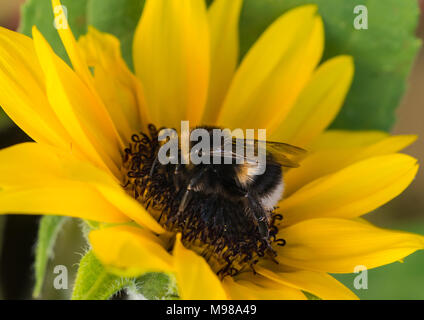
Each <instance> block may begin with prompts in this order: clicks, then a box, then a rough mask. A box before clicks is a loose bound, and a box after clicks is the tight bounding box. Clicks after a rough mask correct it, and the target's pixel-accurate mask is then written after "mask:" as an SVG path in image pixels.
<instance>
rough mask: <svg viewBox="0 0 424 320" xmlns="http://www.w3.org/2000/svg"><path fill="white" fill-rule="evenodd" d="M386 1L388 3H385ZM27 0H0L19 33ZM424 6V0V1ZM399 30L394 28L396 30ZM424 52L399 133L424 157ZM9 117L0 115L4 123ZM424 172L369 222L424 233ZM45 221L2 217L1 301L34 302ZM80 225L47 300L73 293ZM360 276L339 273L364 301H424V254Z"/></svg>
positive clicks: (0, 22)
mask: <svg viewBox="0 0 424 320" xmlns="http://www.w3.org/2000/svg"><path fill="white" fill-rule="evenodd" d="M381 1H383V0H381ZM23 2H24V0H0V26H4V27H7V28H10V29H12V30H16V28H17V26H18V24H19V7H20V5H21V3H23ZM421 4H423V6H422V7H423V8H424V1H421ZM420 20H421V21H420V24H419V27H418V29H417V35H418V37H420V38H421V39H424V16H423V15H421V18H420ZM395 27H396V26H395V25H394V26H393V28H395ZM423 86H424V50H423V49H422V48H421V50H420V52H419V54H418V56H417V59H416V61H415V64H414V67H413V69H412V72H411V74H410V77H409V81H408V90H407V92H406V94H405V96H404V98H403V101H402V103H401V105H400V106H399V108H398V110H397V116H398V119H397V123H396V125H395V127H394V129H393V130H392V133H394V134H409V133H414V134H418V135H419V137H421V138H420V139H419V140H418V142H416V143H415V144H414V145H413V146H411V147H409V148H408V149H406V150H405V152H406V153H408V154H411V155H413V156H415V157H416V158H418V159H419V161H420V162H421V161H422V159H424V144H423V139H424V138H423V137H424V125H423V119H424V108H423V101H424V90H422V87H423ZM2 119H4V117H2V116H1V115H0V121H4V120H2ZM27 140H28V137H27V136H26V135H25V134H24V133H22V132H21V131H20V130H19V129H18V128H17V127H15V126H13V125H11V126H9V127H7V128H6V129H3V130H1V131H0V148H3V147H6V146H8V145H12V144H15V143H18V142H22V141H27ZM422 190H424V172H423V170H420V171H419V173H418V176H417V178H416V179H415V181H414V182H413V184H412V185H411V186H410V187H409V188H408V189H407V190H406V191H405V192H404V193H403V194H402V195H401V196H399V197H398V198H396V199H394V200H393V201H391V202H390V203H389V204H387V205H385V206H383V207H381V208H379V209H378V210H376V211H375V212H373V213H371V214H368V215H367V216H366V218H367V219H369V220H370V221H372V222H374V223H376V224H377V225H379V226H382V227H387V228H392V229H398V230H406V231H411V232H416V233H420V234H424V197H423V192H422ZM38 221H39V218H38V217H35V216H7V217H0V299H30V298H31V290H32V287H33V284H34V277H33V267H32V264H33V259H34V243H35V241H36V235H37V228H38ZM78 224H79V221H77V220H71V219H69V220H68V222H67V223H66V225H65V227H64V229H63V230H62V231H61V233H60V235H59V239H58V243H56V247H55V257H54V259H53V260H52V261H51V262H50V263H49V267H48V270H47V279H46V282H45V285H44V289H43V294H42V297H41V298H42V299H63V298H67V297H69V295H70V289H71V287H72V281H73V277H74V276H75V272H76V270H77V262H78V261H79V259H80V258H81V255H82V254H83V253H84V252H85V249H86V248H85V247H84V246H85V244H84V240H83V239H82V238H81V234H80V232H79V228H78ZM59 264H62V265H66V266H67V267H68V270H69V272H70V273H71V274H70V281H69V289H68V290H54V289H53V286H52V283H53V280H52V279H53V277H54V274H53V267H54V266H55V265H59ZM355 276H356V274H348V275H336V277H337V278H338V279H340V280H341V281H343V282H344V283H345V284H346V285H347V286H348V287H350V288H351V289H352V290H353V291H354V292H355V293H356V294H357V295H358V296H359V297H360V298H362V299H424V252H422V251H421V252H417V253H415V254H413V255H411V256H409V257H407V258H406V259H405V263H394V264H391V265H387V266H384V267H381V268H377V269H373V270H369V271H368V289H367V290H356V289H355V288H354V287H353V280H354V278H355Z"/></svg>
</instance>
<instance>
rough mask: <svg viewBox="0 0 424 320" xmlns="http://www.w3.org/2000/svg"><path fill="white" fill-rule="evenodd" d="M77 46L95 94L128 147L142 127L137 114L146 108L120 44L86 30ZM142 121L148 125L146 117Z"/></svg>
mask: <svg viewBox="0 0 424 320" xmlns="http://www.w3.org/2000/svg"><path fill="white" fill-rule="evenodd" d="M78 46H79V47H80V49H81V52H82V53H83V55H84V58H85V60H86V62H87V65H88V66H90V67H92V68H93V73H94V79H93V80H94V86H95V88H96V90H97V92H98V93H99V94H100V97H101V98H102V100H103V101H104V103H105V106H106V108H107V110H108V112H109V114H110V115H111V118H112V120H113V122H114V123H115V126H116V128H117V130H118V132H119V134H120V135H121V138H122V140H124V141H125V142H126V143H128V142H129V139H130V137H131V135H132V134H134V133H135V132H137V131H139V130H140V128H141V127H142V126H141V119H142V117H141V116H140V112H141V110H142V108H145V106H144V105H142V103H143V98H142V97H143V92H142V89H141V84H140V83H139V81H138V79H137V78H136V77H135V76H134V75H133V74H132V73H131V71H130V70H129V69H128V67H127V66H126V64H125V62H124V60H123V59H122V56H121V48H120V43H119V40H118V39H117V38H116V37H114V36H113V35H110V34H107V33H102V32H99V31H97V30H96V29H94V28H93V27H88V33H87V35H85V36H82V37H80V39H79V40H78ZM140 98H141V101H140ZM143 110H144V109H143ZM143 120H144V121H145V123H146V124H147V123H148V121H149V120H148V119H146V115H143Z"/></svg>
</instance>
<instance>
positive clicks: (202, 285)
mask: <svg viewBox="0 0 424 320" xmlns="http://www.w3.org/2000/svg"><path fill="white" fill-rule="evenodd" d="M173 256H174V268H175V277H176V279H177V284H178V288H179V295H180V297H181V299H184V300H222V299H227V295H226V293H225V291H224V289H223V287H222V285H221V281H220V280H219V279H218V277H217V275H216V274H215V273H214V272H213V271H212V269H211V268H210V266H209V265H208V263H207V262H206V260H205V259H203V258H202V257H200V256H198V255H197V254H196V253H195V252H194V251H191V250H189V249H186V248H185V247H184V245H183V244H182V243H181V234H178V235H177V239H176V242H175V246H174V251H173Z"/></svg>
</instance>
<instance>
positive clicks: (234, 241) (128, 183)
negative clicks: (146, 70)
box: [123, 125, 285, 276]
mask: <svg viewBox="0 0 424 320" xmlns="http://www.w3.org/2000/svg"><path fill="white" fill-rule="evenodd" d="M148 130H149V133H148V134H145V133H140V134H134V135H133V136H132V139H131V140H132V142H131V143H130V144H129V146H128V148H126V149H125V153H124V159H123V167H124V168H125V170H126V175H125V181H124V182H123V183H124V188H125V189H126V190H127V192H128V193H129V194H131V196H133V197H134V198H135V199H137V200H138V201H139V202H140V203H141V204H143V205H144V206H145V208H146V209H149V211H150V212H151V214H152V215H154V216H155V217H156V218H157V220H158V221H159V223H160V224H161V225H162V226H164V228H165V229H167V230H169V231H172V232H181V234H182V241H183V243H184V244H185V245H186V246H188V247H191V248H193V249H194V250H196V251H197V252H198V253H199V254H201V255H202V256H203V257H205V259H207V260H208V261H209V263H210V264H211V266H212V268H213V269H214V270H215V271H216V272H217V273H218V274H220V275H221V276H225V275H234V274H236V273H238V272H240V271H242V270H245V269H246V268H251V269H253V268H254V265H255V264H256V263H257V262H258V261H259V259H260V258H269V259H271V260H274V261H275V259H274V257H275V256H276V252H275V250H273V249H272V245H280V246H281V245H284V244H285V241H284V240H283V239H277V238H276V235H277V233H278V228H277V226H276V221H278V220H281V219H282V216H281V215H279V214H274V213H272V214H271V215H270V217H269V219H268V221H267V226H268V228H269V233H268V236H267V237H265V238H264V236H263V233H261V232H260V230H259V227H258V223H257V222H256V223H255V219H253V217H252V216H251V215H250V216H249V214H248V213H247V212H246V210H245V207H243V205H242V203H241V201H242V198H240V201H235V200H234V199H228V198H226V197H224V196H222V195H221V194H219V193H216V194H211V193H204V192H196V191H195V190H194V192H191V194H190V198H189V199H187V190H189V189H190V188H189V183H187V179H184V177H182V178H181V177H179V179H180V180H182V181H180V182H179V183H178V184H177V183H176V172H177V171H178V169H177V165H175V164H166V165H163V164H161V163H159V162H158V161H157V158H158V152H159V148H160V146H161V145H160V143H159V140H158V130H157V129H156V127H155V126H154V125H149V126H148ZM180 170H181V168H180ZM205 183H213V182H211V181H209V182H206V181H205ZM182 202H184V210H182V209H181V203H182ZM253 270H254V269H253Z"/></svg>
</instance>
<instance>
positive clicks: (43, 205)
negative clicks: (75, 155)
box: [0, 182, 130, 223]
mask: <svg viewBox="0 0 424 320" xmlns="http://www.w3.org/2000/svg"><path fill="white" fill-rule="evenodd" d="M0 214H41V215H58V216H69V217H75V218H82V219H87V220H93V221H100V222H109V223H119V222H128V221H130V219H129V218H128V217H127V216H125V215H124V214H123V213H122V212H121V211H119V210H118V209H116V208H115V207H113V206H111V205H110V204H109V203H108V202H107V200H105V198H104V197H103V196H102V195H101V194H100V193H99V192H98V191H97V190H96V189H94V188H92V187H90V186H87V185H84V184H82V183H70V182H62V183H60V184H58V185H54V184H51V185H49V186H46V187H37V188H35V187H22V188H16V189H15V188H13V189H7V190H0Z"/></svg>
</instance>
